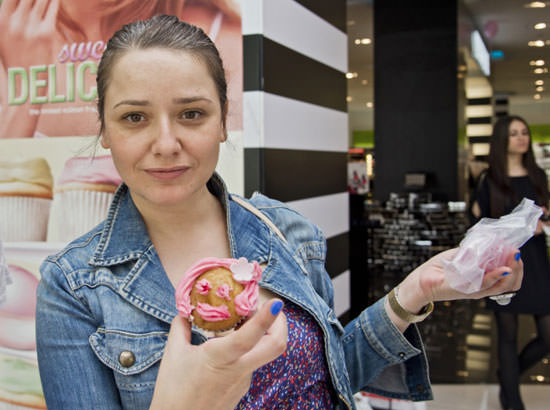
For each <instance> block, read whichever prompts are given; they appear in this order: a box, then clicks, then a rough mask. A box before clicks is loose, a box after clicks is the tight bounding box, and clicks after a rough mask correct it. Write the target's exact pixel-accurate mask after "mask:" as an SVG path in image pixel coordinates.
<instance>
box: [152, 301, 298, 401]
mask: <svg viewBox="0 0 550 410" xmlns="http://www.w3.org/2000/svg"><path fill="white" fill-rule="evenodd" d="M281 308H282V302H281V301H280V300H277V299H272V300H270V301H268V302H266V303H264V304H263V306H262V307H261V308H260V310H259V311H258V312H257V313H256V314H255V315H254V316H253V317H252V318H251V319H249V320H248V321H247V322H246V323H245V324H244V325H243V326H241V327H240V328H239V329H238V330H236V331H235V332H233V333H230V334H229V335H227V336H224V337H219V338H214V339H210V340H208V341H207V342H205V343H203V344H201V345H198V346H194V345H191V343H190V340H191V329H190V325H189V323H188V322H187V320H186V319H184V318H182V317H180V316H176V318H174V320H173V321H172V326H171V328H170V333H169V335H168V342H167V344H166V348H165V350H164V354H163V357H162V361H161V364H160V369H159V373H158V377H157V382H156V385H155V392H154V395H153V401H152V403H151V407H150V409H162V410H171V409H193V410H202V409H209V410H210V409H220V410H223V409H234V408H235V406H236V405H237V404H238V403H239V401H240V400H241V398H242V397H243V396H244V395H245V394H246V392H247V391H248V389H249V387H250V381H251V378H252V372H253V371H254V370H256V369H257V368H259V367H261V366H263V365H264V364H266V363H269V362H271V361H272V360H274V359H276V358H277V357H278V356H279V355H281V354H282V353H283V352H284V351H285V349H286V343H287V325H286V319H285V316H284V314H282V313H281V314H279V312H280V310H281Z"/></svg>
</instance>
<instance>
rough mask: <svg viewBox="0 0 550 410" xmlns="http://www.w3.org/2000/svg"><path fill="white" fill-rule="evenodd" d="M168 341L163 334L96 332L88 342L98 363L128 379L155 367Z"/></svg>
mask: <svg viewBox="0 0 550 410" xmlns="http://www.w3.org/2000/svg"><path fill="white" fill-rule="evenodd" d="M167 339H168V334H167V333H166V332H150V333H129V332H122V331H118V330H107V329H102V328H99V329H98V330H97V331H96V332H95V333H92V335H91V336H90V338H89V342H90V346H91V347H92V350H93V351H94V352H95V354H96V356H97V357H98V359H99V360H100V361H101V362H102V363H103V364H105V365H106V366H108V367H110V368H111V369H112V370H114V371H115V372H117V373H119V374H122V375H125V376H130V375H134V374H138V373H141V372H143V371H144V370H146V369H148V368H149V367H151V366H153V365H154V364H155V363H157V362H158V361H159V360H160V359H161V357H162V352H163V350H164V346H165V344H166V340H167Z"/></svg>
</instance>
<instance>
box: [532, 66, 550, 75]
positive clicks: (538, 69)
mask: <svg viewBox="0 0 550 410" xmlns="http://www.w3.org/2000/svg"><path fill="white" fill-rule="evenodd" d="M533 72H534V73H535V74H544V73H547V72H548V68H546V67H544V68H541V67H539V68H535V69H534V70H533Z"/></svg>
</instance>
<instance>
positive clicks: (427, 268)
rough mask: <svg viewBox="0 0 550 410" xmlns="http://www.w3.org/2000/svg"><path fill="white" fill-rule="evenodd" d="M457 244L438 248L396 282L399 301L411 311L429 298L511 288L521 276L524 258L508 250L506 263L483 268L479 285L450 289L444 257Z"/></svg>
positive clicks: (462, 296) (467, 296) (450, 255)
mask: <svg viewBox="0 0 550 410" xmlns="http://www.w3.org/2000/svg"><path fill="white" fill-rule="evenodd" d="M457 251H458V248H455V249H449V250H447V251H444V252H441V253H439V254H437V255H435V256H434V257H432V258H431V259H429V260H428V261H427V262H425V263H424V264H422V265H420V266H419V267H418V268H416V269H415V270H414V271H413V272H411V273H410V274H409V275H408V276H407V277H406V278H405V279H404V280H403V282H402V283H401V284H400V285H399V301H400V303H401V304H402V305H403V307H404V308H405V309H407V310H409V311H410V312H413V313H416V312H418V311H420V310H421V309H422V307H423V306H425V305H427V304H428V303H429V302H435V301H442V300H456V299H480V298H483V297H486V296H493V295H499V294H502V293H507V292H513V291H516V290H518V289H519V288H520V286H521V281H522V279H523V262H522V261H521V258H520V257H519V251H518V250H516V251H513V252H510V254H509V255H508V259H507V260H506V265H505V266H501V267H499V268H497V269H494V270H492V271H490V272H485V274H484V276H483V282H482V284H481V289H480V290H479V291H477V292H475V293H470V294H467V293H462V292H459V291H458V290H456V289H453V288H452V287H451V286H450V285H449V282H448V281H447V278H446V275H445V273H444V272H443V261H450V260H451V259H452V258H453V257H454V255H455V254H456V252H457Z"/></svg>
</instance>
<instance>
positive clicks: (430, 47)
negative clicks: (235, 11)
mask: <svg viewBox="0 0 550 410" xmlns="http://www.w3.org/2000/svg"><path fill="white" fill-rule="evenodd" d="M1 3H2V1H1V0H0V4H1ZM144 3H145V2H144ZM165 3H168V2H165ZM171 3H176V2H171ZM182 3H185V1H183V2H182ZM188 3H189V4H191V5H192V6H194V5H197V4H199V5H200V4H202V3H208V5H209V7H210V6H211V5H212V4H214V5H216V6H217V5H219V4H225V3H238V4H240V6H241V7H240V9H241V10H240V19H239V22H238V26H237V29H238V30H239V32H238V36H233V37H231V39H232V40H235V39H236V40H237V43H238V47H237V48H235V50H238V53H234V54H237V55H238V56H239V57H240V54H239V53H240V52H241V51H242V56H243V59H242V61H238V64H237V66H239V67H240V65H242V67H240V69H242V72H240V71H239V72H236V73H237V74H238V75H236V76H234V77H233V78H231V75H230V78H229V82H230V86H232V87H233V86H234V85H235V84H236V87H237V88H238V95H239V97H238V98H237V100H238V104H237V108H236V109H235V111H232V110H233V108H232V106H230V111H229V114H233V113H234V112H237V114H238V115H235V116H232V117H231V121H233V119H235V118H236V121H235V122H234V123H233V124H230V127H229V143H228V144H224V146H222V148H221V150H222V156H221V159H220V165H219V168H218V171H219V172H220V174H221V175H222V176H223V177H224V179H225V180H226V182H227V184H228V187H229V189H230V190H231V191H233V192H236V193H238V194H242V195H244V196H246V197H249V196H251V195H252V194H253V193H254V192H256V191H259V192H261V193H263V194H265V195H267V196H268V197H271V198H275V199H277V200H279V201H282V202H284V203H286V204H288V205H289V206H290V207H292V208H294V209H295V210H297V211H298V212H299V213H301V214H302V215H304V216H305V217H306V218H308V219H309V220H311V221H312V222H313V223H315V224H316V225H318V226H319V227H320V228H321V230H322V231H323V233H324V235H325V237H326V242H327V256H326V270H327V272H328V274H329V275H330V277H331V279H332V284H333V287H334V295H335V301H334V311H335V313H336V315H337V316H338V318H339V319H340V321H341V322H342V323H343V324H346V323H348V322H349V320H350V319H351V318H353V317H355V316H357V315H358V314H359V313H360V312H361V311H362V310H363V309H364V308H365V307H367V306H368V305H370V304H372V303H373V302H375V301H376V300H378V299H380V298H381V297H383V296H384V295H385V294H387V293H388V292H389V291H390V290H391V289H392V288H393V287H394V286H395V285H396V284H397V283H399V282H400V281H401V280H402V279H403V278H404V277H405V276H406V275H407V274H408V273H409V272H411V271H412V270H414V268H415V267H417V266H419V265H420V264H422V263H423V262H424V261H426V260H427V259H429V258H430V257H431V256H433V255H434V254H436V253H438V252H440V251H443V250H446V249H449V248H453V247H456V246H458V245H459V244H460V242H461V240H462V239H463V238H464V236H465V234H466V232H467V230H468V229H469V227H470V226H472V224H473V223H474V221H473V218H472V215H471V213H470V206H471V202H472V195H473V192H474V190H475V189H476V187H477V184H478V181H479V176H480V174H481V172H482V171H483V170H484V169H485V168H487V166H488V162H487V160H488V154H489V150H490V144H489V138H490V135H491V133H492V126H493V124H494V123H495V121H496V120H497V119H498V118H499V117H500V116H503V115H507V114H515V115H519V116H521V117H523V118H525V120H526V121H527V122H528V124H529V127H530V133H531V138H532V144H533V149H534V153H535V157H536V160H537V163H538V165H539V166H540V167H541V168H543V169H544V170H545V171H546V173H547V175H548V177H549V178H550V76H549V73H548V70H549V69H548V67H549V65H550V60H549V56H550V52H549V50H550V1H530V0H439V1H435V0H235V1H234V2H233V1H227V2H226V1H222V0H205V1H202V2H201V1H198V0H197V1H188ZM4 4H6V1H4ZM199 15H200V16H203V15H206V14H205V13H203V14H199ZM216 18H217V17H215V18H214V20H213V21H214V23H212V24H211V26H210V27H211V31H210V32H209V34H211V33H213V32H214V31H215V30H214V28H216V27H217V30H219V28H220V25H222V24H225V23H220V20H216ZM216 21H217V23H216ZM208 24H210V21H209V23H208ZM216 24H218V26H216ZM241 24H242V25H241ZM222 28H223V26H222ZM241 29H242V41H241V31H240V30H241ZM216 33H217V32H216ZM233 34H234V33H233ZM211 35H212V34H211ZM228 38H229V37H228ZM100 43H101V44H100ZM81 44H84V43H81ZM97 44H100V45H103V43H102V42H99V41H98V42H97V43H95V44H94V45H93V47H94V48H93V49H91V51H92V52H93V51H94V50H95V47H96V45H97ZM89 45H90V46H89V47H88V52H90V47H91V45H92V43H91V42H90V43H89ZM73 51H74V50H73ZM60 55H61V54H60ZM1 57H2V56H0V58H1ZM92 57H93V53H92ZM90 58H91V57H90ZM0 62H1V60H0ZM92 63H94V64H95V61H93V62H92ZM92 63H90V64H89V65H87V66H86V67H88V68H84V69H82V72H84V70H85V69H89V70H91V69H90V67H92V68H93V67H95V66H94V64H92ZM241 63H242V64H241ZM56 64H58V66H60V64H59V63H58V62H56ZM70 64H72V63H70ZM52 66H54V67H53V72H54V75H55V65H54V64H51V65H50V67H52ZM68 66H69V64H67V67H68ZM81 66H82V67H85V66H84V64H81ZM44 67H46V65H44ZM71 67H72V66H71ZM63 69H65V67H63ZM45 70H46V68H44V74H45V72H46V71H45ZM60 72H61V71H60ZM18 73H19V74H14V77H13V78H19V77H15V75H20V74H25V72H21V71H19V72H18ZM48 73H49V71H48ZM63 73H65V71H63ZM78 73H80V71H78V72H77V75H78ZM230 74H232V72H230ZM240 74H242V75H240ZM60 75H61V74H60ZM63 75H65V74H63ZM70 75H71V72H70V71H67V82H69V79H72V81H73V82H75V81H78V77H77V80H75V77H74V73H73V74H72V75H73V77H70ZM40 81H42V80H40ZM84 83H85V81H84V80H82V83H81V84H80V86H79V87H80V88H79V87H76V88H77V93H78V91H79V90H80V91H82V89H84V88H85V84H84ZM37 84H38V85H37ZM41 84H45V82H44V83H39V82H38V81H37V82H36V83H35V86H36V87H35V88H39V87H42V86H43V85H41ZM54 84H55V83H54ZM94 84H95V83H94ZM14 89H15V88H14ZM53 89H54V91H52V92H51V93H49V95H50V98H51V99H60V100H61V99H62V98H64V96H63V95H61V94H55V85H54V87H53ZM14 92H15V91H14ZM72 93H73V95H72V98H73V100H74V98H75V97H74V93H75V91H74V90H73V91H72ZM31 94H32V93H31ZM88 96H89V95H87V94H86V93H83V97H86V98H87V97H88ZM36 97H37V96H35V98H36ZM38 97H40V96H38ZM77 97H78V95H77ZM230 97H231V96H230ZM90 99H91V98H89V100H90ZM230 99H231V98H230ZM73 102H74V101H73ZM88 102H89V101H88ZM239 104H240V105H239ZM59 105H60V106H61V105H62V104H59ZM48 107H50V106H48ZM48 107H46V108H45V109H44V110H43V111H42V113H41V114H42V116H44V115H49V119H53V120H52V121H51V122H52V124H53V125H55V126H58V125H59V124H55V122H57V123H60V122H62V121H60V120H55V118H61V117H55V115H58V114H59V112H60V111H59V110H60V109H59V108H57V106H55V105H52V106H51V107H52V108H48ZM0 108H2V107H1V106H0ZM47 109H49V110H50V111H47ZM72 109H74V110H76V109H81V110H82V111H84V113H83V114H82V113H80V114H82V115H84V114H87V112H85V109H84V108H82V107H73V108H72ZM55 110H58V111H55ZM74 112H76V111H74ZM0 114H1V111H0ZM63 114H66V115H70V114H71V112H70V111H66V112H65V111H63ZM93 114H94V120H95V115H96V114H97V113H96V112H94V113H93ZM0 118H1V117H0ZM80 122H81V123H82V121H80ZM75 124H76V122H75ZM78 125H79V126H80V125H82V124H78ZM94 125H95V124H94ZM231 127H233V128H231ZM82 129H84V130H85V131H86V129H85V128H84V127H82ZM42 134H48V133H47V132H43V133H42ZM81 135H87V136H88V137H89V135H88V134H87V133H86V132H84V131H83V132H82V133H81V134H80V136H81ZM95 135H97V134H94V138H95ZM33 136H34V137H35V138H26V139H25V141H23V138H19V139H17V138H13V139H7V138H6V139H5V140H2V141H0V161H1V160H5V159H6V158H4V157H6V156H14V157H15V156H18V155H20V154H23V155H25V156H37V157H38V156H43V157H47V159H48V161H49V163H50V166H51V167H52V173H53V174H59V173H60V171H61V169H62V167H63V163H64V162H65V160H66V159H67V158H69V157H70V156H74V155H76V154H80V153H81V151H80V148H81V146H82V144H83V141H84V140H85V138H83V137H82V138H81V137H80V136H78V137H76V136H74V135H73V134H71V135H69V134H64V135H55V136H56V137H57V136H62V137H63V138H36V137H45V136H52V135H39V133H38V132H36V133H35V134H34V135H33ZM0 137H4V136H3V135H1V133H0ZM0 139H1V138H0ZM52 206H53V205H52ZM0 211H1V210H0ZM52 212H53V208H52ZM57 217H58V218H59V219H60V220H61V221H63V222H66V221H64V215H62V214H60V216H59V215H58V216H57ZM50 218H53V213H52V215H51V216H50ZM46 219H47V218H46ZM60 226H61V224H60ZM92 226H93V225H92ZM0 228H1V227H0ZM55 228H57V227H56V226H51V227H49V228H48V229H49V231H48V232H47V235H48V238H49V237H50V235H52V237H54V236H53V234H56V235H60V234H59V233H57V232H53V234H52V231H51V230H52V229H55ZM88 229H90V228H88ZM1 233H2V232H1V230H0V239H1ZM59 237H60V236H56V237H55V238H59ZM546 239H547V244H548V245H549V246H550V236H548V237H547V238H546ZM22 241H23V240H21V239H15V240H12V241H10V240H6V239H4V247H5V250H6V255H7V257H8V261H9V259H10V258H12V259H13V260H22V259H24V258H27V257H28V255H30V254H32V255H34V256H33V257H34V258H35V259H36V261H35V260H34V259H33V262H32V263H33V266H38V265H37V263H38V261H39V260H41V259H43V258H44V257H45V255H48V254H50V252H54V251H57V250H58V249H55V248H54V245H55V246H57V244H58V243H57V242H56V241H55V240H50V239H47V240H46V239H45V236H44V238H42V239H40V240H39V241H42V242H41V243H38V242H39V241H37V240H35V239H32V240H31V241H29V242H24V243H23V242H22ZM65 243H66V242H65ZM62 245H64V243H63V244H62ZM59 249H60V248H59ZM549 274H550V272H549ZM35 276H38V274H35ZM34 279H36V281H37V278H36V277H35V278H34ZM0 284H1V283H0ZM33 286H35V287H36V284H34V285H33ZM0 296H1V295H0ZM548 303H550V301H548ZM4 313H5V312H4ZM2 314H3V313H2V310H1V309H0V318H2V317H3V316H2ZM32 314H34V311H33V312H32ZM29 320H31V319H29ZM4 323H5V322H4ZM29 323H30V322H29ZM1 326H2V325H1V324H0V328H1ZM418 326H419V330H420V333H421V335H422V337H423V341H424V344H425V348H426V352H427V356H428V360H429V371H430V378H431V381H432V383H433V390H434V400H433V401H429V402H420V403H412V402H409V401H404V400H394V399H393V400H392V399H389V398H384V397H378V396H373V395H367V394H361V393H359V394H357V395H356V405H357V408H358V409H359V410H370V409H374V410H378V409H397V410H399V409H402V410H408V409H411V410H412V409H415V410H473V409H480V410H498V409H500V408H501V406H500V404H499V397H498V395H499V389H498V382H497V375H496V370H497V367H498V363H497V357H496V354H497V351H496V349H497V343H496V339H497V334H496V328H495V320H494V317H493V314H492V312H491V311H489V310H488V309H486V307H485V300H467V301H454V302H444V303H441V302H438V303H436V306H435V310H434V312H433V313H432V314H431V315H430V316H429V317H428V318H427V319H426V320H425V321H423V322H422V323H419V325H418ZM519 328H520V329H519V344H520V347H521V346H522V345H523V344H525V343H526V342H527V341H528V340H530V339H531V338H532V337H533V336H534V335H535V333H536V330H535V326H534V323H533V319H532V316H529V315H520V324H519ZM33 329H34V327H33ZM29 334H30V333H29ZM4 335H5V334H4ZM0 336H2V332H0ZM0 339H1V338H0ZM1 342H2V341H1V340H0V362H2V360H4V361H5V360H6V358H7V357H9V358H10V359H11V356H10V355H16V356H17V355H19V356H18V357H19V358H20V359H21V360H24V361H27V362H29V363H30V362H32V361H34V362H33V363H34V364H33V366H34V367H33V368H32V369H31V371H32V372H34V373H32V374H33V379H32V380H33V383H35V384H33V385H32V386H30V387H28V388H30V389H35V387H36V389H35V390H37V391H39V393H40V394H41V392H40V386H39V378H38V370H37V367H36V352H35V351H31V349H27V350H25V349H26V348H21V349H19V346H15V348H14V347H13V346H12V347H11V348H10V349H5V348H3V347H2V345H1ZM17 343H19V341H17ZM12 363H13V361H12ZM0 364H1V363H0ZM0 373H1V372H0ZM20 379H21V380H22V378H20ZM19 381H20V380H17V381H16V382H17V383H15V385H16V387H17V388H20V387H21V386H22V385H25V388H27V385H26V384H25V383H26V382H27V379H26V380H24V381H23V382H21V383H20V384H18V383H19ZM0 382H2V379H1V378H0ZM8 382H11V381H9V380H8ZM0 387H1V386H0ZM521 391H522V394H523V399H524V402H525V406H526V408H527V409H529V410H543V409H544V410H548V409H550V355H549V356H547V357H546V358H543V359H542V360H540V362H538V363H537V364H536V365H534V366H533V367H532V368H530V369H529V370H528V371H527V372H525V373H524V374H523V375H522V377H521ZM42 406H44V404H42ZM14 408H17V409H23V408H27V407H18V406H15V405H13V406H11V405H10V404H6V403H4V401H3V399H2V397H1V394H0V410H4V409H5V410H12V409H14ZM36 408H45V407H36Z"/></svg>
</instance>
